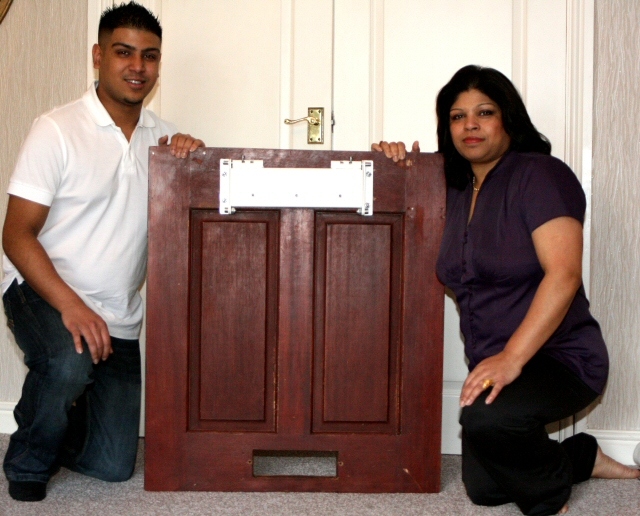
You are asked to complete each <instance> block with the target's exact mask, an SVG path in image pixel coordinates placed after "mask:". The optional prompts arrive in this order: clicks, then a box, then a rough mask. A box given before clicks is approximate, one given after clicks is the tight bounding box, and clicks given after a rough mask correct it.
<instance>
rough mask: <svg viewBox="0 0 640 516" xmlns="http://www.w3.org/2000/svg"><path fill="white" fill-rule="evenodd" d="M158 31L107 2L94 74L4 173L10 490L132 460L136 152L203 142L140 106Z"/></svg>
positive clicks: (138, 318)
mask: <svg viewBox="0 0 640 516" xmlns="http://www.w3.org/2000/svg"><path fill="white" fill-rule="evenodd" d="M161 39H162V29H161V27H160V24H159V23H158V20H157V19H156V18H155V16H153V14H151V13H150V12H149V11H147V10H146V9H145V8H144V7H142V6H140V5H138V4H136V3H135V2H131V3H129V4H122V5H120V6H118V7H114V8H112V9H107V10H106V11H105V12H104V13H103V15H102V17H101V20H100V27H99V34H98V44H96V45H94V47H93V63H94V67H95V68H96V69H98V70H99V81H98V82H97V83H96V84H94V85H92V86H91V87H90V88H89V90H88V91H87V92H86V93H85V94H84V95H83V97H82V98H81V99H78V100H76V101H74V102H71V103H70V104H67V105H65V106H62V107H59V108H56V109H53V110H52V111H50V112H48V113H45V114H44V115H42V116H40V117H39V118H38V119H37V120H36V121H35V122H34V124H33V126H32V128H31V131H30V133H29V135H28V136H27V139H26V140H25V142H24V144H23V147H22V149H21V151H20V154H19V157H18V162H17V164H16V168H15V170H14V173H13V175H12V177H11V181H10V183H9V188H8V193H9V195H10V198H9V205H8V209H7V217H6V220H5V224H4V230H3V247H4V251H5V257H4V263H3V266H4V272H5V277H4V280H3V282H2V291H3V301H4V304H5V312H6V314H7V319H8V324H9V327H10V328H11V330H12V331H13V333H14V335H15V338H16V342H17V344H18V345H19V346H20V348H21V349H22V351H23V352H24V354H25V363H26V364H27V366H28V367H29V372H28V374H27V377H26V379H25V383H24V386H23V391H22V397H21V399H20V401H19V402H18V404H17V406H16V409H15V412H14V415H15V418H16V422H17V423H18V430H17V431H16V432H15V433H14V434H13V435H12V436H11V441H10V444H9V448H8V450H7V454H6V457H5V460H4V471H5V474H6V476H7V479H8V480H9V493H10V495H11V496H12V497H13V498H14V499H16V500H22V501H38V500H42V499H44V497H45V496H46V485H47V482H48V480H49V478H50V477H51V475H52V474H53V473H55V471H56V470H57V468H58V467H59V466H60V465H63V466H65V467H68V468H70V469H72V470H74V471H78V472H81V473H85V474H87V475H91V476H94V477H96V478H100V479H103V480H108V481H122V480H127V479H128V478H129V477H130V476H131V474H132V472H133V467H134V463H135V456H136V450H137V437H138V424H139V417H140V350H139V343H138V337H139V333H140V327H141V323H142V315H143V314H142V312H143V307H142V300H141V297H140V293H139V288H140V286H141V284H142V282H143V281H144V277H145V272H146V253H147V179H148V150H149V146H151V145H156V144H159V145H166V144H167V142H168V139H169V137H171V142H170V144H169V145H170V149H171V153H172V154H173V155H175V156H176V157H179V158H184V157H186V156H187V155H188V153H189V152H191V151H194V150H195V149H197V148H198V147H200V146H203V145H204V144H203V143H202V141H200V140H196V139H194V138H192V137H191V136H189V135H183V134H177V133H176V131H175V130H174V127H173V126H172V125H171V124H168V123H166V122H164V121H163V120H161V119H160V118H158V117H157V116H156V115H154V114H153V113H152V112H150V111H148V110H146V109H144V108H143V106H142V102H143V100H144V99H145V97H146V96H147V95H148V94H149V93H150V92H151V90H152V89H153V87H154V85H155V83H156V80H157V78H158V69H159V65H160V55H161V54H160V45H161Z"/></svg>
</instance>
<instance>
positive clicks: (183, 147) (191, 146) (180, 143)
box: [158, 133, 205, 158]
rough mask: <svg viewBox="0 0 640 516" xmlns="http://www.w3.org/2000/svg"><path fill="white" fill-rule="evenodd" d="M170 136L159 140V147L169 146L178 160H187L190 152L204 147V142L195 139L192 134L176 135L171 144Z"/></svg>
mask: <svg viewBox="0 0 640 516" xmlns="http://www.w3.org/2000/svg"><path fill="white" fill-rule="evenodd" d="M168 141H169V137H168V136H162V137H161V138H160V139H159V140H158V145H169V147H170V148H171V151H170V152H171V154H172V155H173V156H175V157H177V158H186V157H187V155H188V154H189V153H190V152H193V151H194V150H196V149H197V148H198V147H204V146H205V145H204V142H203V141H202V140H198V139H197V138H194V137H193V136H191V135H190V134H182V133H176V134H174V135H173V136H172V137H171V143H167V142H168Z"/></svg>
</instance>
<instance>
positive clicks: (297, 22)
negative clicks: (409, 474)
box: [88, 0, 593, 453]
mask: <svg viewBox="0 0 640 516" xmlns="http://www.w3.org/2000/svg"><path fill="white" fill-rule="evenodd" d="M138 1H139V2H140V3H142V4H143V5H145V6H147V7H149V8H150V9H152V10H153V11H154V12H156V13H157V14H158V15H159V16H160V18H161V22H162V25H163V29H164V34H163V57H162V68H161V78H160V84H159V87H158V88H157V90H156V92H155V93H154V95H153V96H152V98H151V99H150V102H149V107H150V108H151V109H153V110H154V111H156V112H157V113H158V114H160V115H161V116H162V117H163V118H165V119H167V120H170V121H172V122H174V123H176V124H177V125H178V127H179V128H180V130H181V131H183V132H189V133H191V134H194V135H197V136H198V137H200V138H202V139H203V140H204V141H205V142H206V143H207V145H209V146H215V147H247V148H254V147H257V148H261V147H263V148H298V149H304V148H307V149H316V150H317V149H334V150H367V149H369V147H370V144H371V142H372V141H378V140H381V139H387V140H398V139H399V140H404V141H405V142H412V141H413V140H415V139H418V140H420V142H421V146H422V150H423V151H427V152H429V151H435V150H436V140H435V124H436V121H435V97H436V94H437V92H438V90H439V88H440V87H441V86H442V85H444V84H445V83H446V82H447V81H448V79H449V78H450V77H451V75H452V74H453V73H454V72H455V71H456V70H457V69H458V68H460V67H461V66H464V65H466V64H471V63H474V64H481V65H484V66H490V67H493V68H497V69H499V70H501V71H502V72H503V73H505V74H506V75H507V76H509V77H511V78H512V79H513V80H514V82H515V84H516V85H517V86H518V87H519V88H520V90H521V92H522V93H523V96H524V98H525V102H526V103H527V106H528V108H529V111H530V114H531V116H532V119H533V121H534V123H535V124H536V126H537V127H538V129H539V130H540V131H541V132H543V133H544V134H546V135H547V136H548V137H549V138H550V139H551V141H552V143H553V144H554V154H555V155H556V156H558V157H560V158H562V159H565V161H567V162H568V163H569V164H570V165H571V166H572V167H573V168H574V170H575V171H576V173H577V174H578V176H579V177H581V178H582V180H583V184H584V185H585V187H586V188H587V189H588V185H589V178H590V168H589V166H590V163H588V162H587V161H586V160H585V163H584V164H583V162H582V161H583V160H582V156H583V155H584V156H585V158H586V157H588V156H590V127H591V126H590V102H591V96H590V95H591V90H590V83H589V79H590V77H591V67H592V61H591V53H590V52H591V51H592V49H591V47H590V45H592V35H593V0H536V1H535V2H528V1H527V0H476V1H471V0H260V1H256V0H215V1H214V0H138ZM88 2H89V44H92V43H93V42H94V41H95V37H92V35H93V34H96V32H97V22H98V18H99V13H100V11H101V10H102V9H104V7H106V6H107V5H111V4H112V3H119V0H118V1H116V2H112V0H88ZM89 76H90V78H92V77H93V74H92V72H90V75H89ZM567 99H569V101H568V100H567ZM311 107H323V108H324V113H325V126H324V137H325V143H324V144H322V145H318V144H309V143H307V138H306V136H307V127H306V125H307V124H306V122H304V123H299V124H295V125H292V126H290V125H285V124H284V122H283V121H284V119H285V118H291V119H296V118H302V117H305V116H307V109H308V108H311ZM332 113H333V116H334V118H335V126H333V131H332V125H331V119H332V116H331V114H332ZM587 194H589V192H587ZM588 197H589V195H588ZM586 228H588V220H587V225H586ZM585 236H586V238H587V240H586V242H585V243H586V246H585V249H586V252H585V265H588V262H587V259H588V250H589V242H588V232H585ZM585 277H588V268H587V267H585ZM466 374H467V369H466V364H465V360H464V355H463V345H462V342H461V339H460V333H459V330H458V315H457V312H456V308H455V304H454V302H453V300H452V299H451V297H450V296H448V297H447V299H446V303H445V363H444V397H443V439H442V447H443V452H444V453H460V441H459V426H458V422H457V419H458V410H459V409H458V399H459V394H460V389H461V386H462V382H463V381H464V378H465V377H466Z"/></svg>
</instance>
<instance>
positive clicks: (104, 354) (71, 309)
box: [60, 298, 113, 364]
mask: <svg viewBox="0 0 640 516" xmlns="http://www.w3.org/2000/svg"><path fill="white" fill-rule="evenodd" d="M60 314H61V315H62V322H63V324H64V325H65V327H66V328H67V330H69V332H70V333H71V335H72V336H73V345H74V346H75V348H76V351H77V352H78V354H82V353H83V351H84V349H83V346H82V339H83V338H84V340H85V342H86V343H87V347H88V348H89V353H91V360H92V361H93V363H94V364H97V363H98V362H100V360H106V359H107V358H109V355H110V354H111V353H113V349H112V348H111V337H110V336H109V329H108V328H107V324H106V323H105V322H104V320H103V319H102V317H100V316H99V315H98V314H96V313H95V312H94V311H93V310H91V309H90V308H89V307H88V306H87V305H85V304H84V303H83V302H82V300H81V299H79V298H78V301H77V302H74V303H72V304H70V305H69V306H68V307H67V306H65V307H62V310H61V312H60Z"/></svg>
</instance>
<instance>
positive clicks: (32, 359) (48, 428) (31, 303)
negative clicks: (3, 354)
mask: <svg viewBox="0 0 640 516" xmlns="http://www.w3.org/2000/svg"><path fill="white" fill-rule="evenodd" d="M3 301H4V307H5V313H6V315H7V324H8V326H9V328H10V329H11V331H13V334H14V335H15V339H16V342H17V344H18V346H19V347H20V349H21V350H22V351H23V352H24V361H25V364H26V365H27V367H28V368H29V372H28V373H27V377H26V378H25V382H24V386H23V388H22V397H21V398H20V401H19V402H18V404H17V405H16V408H15V411H14V416H15V419H16V422H17V423H18V430H17V431H16V432H15V433H14V434H13V435H12V436H11V440H10V443H9V448H8V449H7V454H6V456H5V459H4V472H5V474H6V476H7V479H9V480H14V481H15V480H17V481H36V482H47V481H48V480H49V478H50V476H51V475H52V473H54V472H55V471H56V470H57V468H58V467H59V466H60V465H62V466H65V467H68V468H69V469H71V470H73V471H77V472H80V473H84V474H86V475H89V476H92V477H96V478H99V479H102V480H107V481H111V482H118V481H123V480H127V479H128V478H130V477H131V475H132V474H133V468H134V465H135V460H136V452H137V446H138V425H139V421H140V346H139V342H138V340H124V339H117V338H114V337H111V346H112V348H113V354H112V355H111V356H110V357H109V358H108V359H107V360H105V361H103V362H102V361H101V362H100V363H99V364H97V365H94V364H93V362H92V361H91V355H90V354H89V350H88V348H87V346H86V343H85V350H84V352H83V353H82V354H78V353H77V352H76V350H75V348H74V345H73V338H72V336H71V333H69V331H68V330H67V329H66V328H65V326H64V324H63V323H62V318H61V316H60V312H58V311H57V310H56V309H54V308H53V307H52V306H51V305H49V304H48V303H47V302H46V301H44V300H43V299H42V298H41V297H40V296H39V295H38V294H36V292H35V291H34V290H33V289H32V288H31V287H29V285H28V284H27V283H26V282H23V283H22V284H20V285H18V283H17V282H16V281H14V282H13V284H12V285H11V286H10V287H9V289H8V290H7V292H6V293H5V294H4V296H3Z"/></svg>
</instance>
